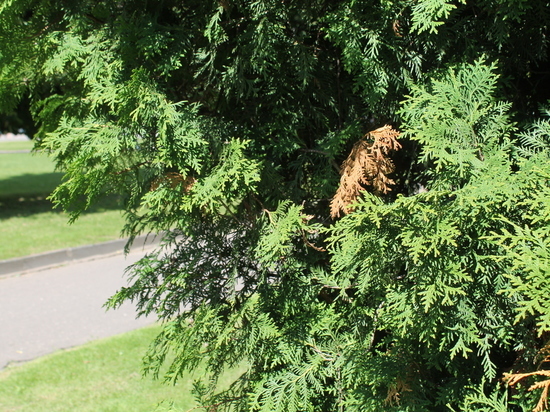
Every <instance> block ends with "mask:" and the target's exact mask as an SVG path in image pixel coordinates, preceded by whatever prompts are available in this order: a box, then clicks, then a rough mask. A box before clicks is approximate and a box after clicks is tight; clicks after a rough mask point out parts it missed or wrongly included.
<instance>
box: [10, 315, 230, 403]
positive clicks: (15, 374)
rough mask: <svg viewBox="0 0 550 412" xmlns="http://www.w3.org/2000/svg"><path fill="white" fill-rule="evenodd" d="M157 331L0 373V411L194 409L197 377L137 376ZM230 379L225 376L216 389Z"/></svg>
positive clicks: (126, 336)
mask: <svg viewBox="0 0 550 412" xmlns="http://www.w3.org/2000/svg"><path fill="white" fill-rule="evenodd" d="M159 330H160V329H159V327H158V326H153V327H147V328H144V329H140V330H137V331H133V332H129V333H126V334H123V335H119V336H115V337H112V338H107V339H103V340H100V341H96V342H92V343H90V344H87V345H84V346H81V347H78V348H76V349H72V350H66V351H60V352H57V353H55V354H53V355H49V356H45V357H43V358H39V359H37V360H35V361H31V362H28V363H25V364H22V365H19V366H11V367H8V368H7V369H5V370H3V371H0V411H2V412H11V411H14V412H15V411H18V412H62V411H67V412H69V411H70V412H74V411H78V412H86V411H90V412H92V411H93V412H103V411H105V412H107V411H112V412H141V411H148V412H149V411H154V410H155V409H156V407H157V405H158V404H159V403H160V402H162V401H164V400H166V401H173V402H174V410H178V411H187V410H189V409H190V408H193V407H195V406H196V404H195V402H194V399H193V396H192V394H191V388H192V382H193V380H194V379H195V378H197V377H200V372H197V373H196V374H195V375H186V376H184V377H183V378H182V379H180V380H179V381H178V383H177V384H176V386H173V385H170V384H163V383H162V382H160V381H155V380H153V379H152V378H151V377H150V376H146V377H142V376H141V359H142V357H143V355H144V354H145V351H146V348H147V346H148V345H149V343H150V342H151V341H152V340H153V338H154V336H155V335H156V334H157V333H158V332H159ZM234 378H235V374H233V375H232V374H228V375H227V376H226V377H225V378H224V379H222V381H220V388H223V387H226V386H228V385H229V384H230V382H231V380H232V379H234ZM164 405H167V402H165V403H164ZM167 409H168V408H165V407H160V408H158V410H162V411H166V410H167Z"/></svg>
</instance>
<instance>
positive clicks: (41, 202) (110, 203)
mask: <svg viewBox="0 0 550 412" xmlns="http://www.w3.org/2000/svg"><path fill="white" fill-rule="evenodd" d="M30 148H32V142H0V150H20V149H30ZM61 178H62V173H59V172H56V171H55V167H54V163H53V161H52V160H51V159H50V158H49V157H47V156H46V155H45V154H41V153H6V154H3V153H0V221H1V224H0V260H2V259H10V258H14V257H21V256H26V255H30V254H35V253H42V252H47V251H50V250H55V249H62V248H67V247H75V246H82V245H86V244H91V243H97V242H103V241H107V240H113V239H117V238H119V236H120V231H121V229H122V226H123V223H124V219H123V217H122V215H121V213H120V211H119V209H118V207H117V205H116V202H115V201H114V200H113V199H109V200H107V201H106V202H103V203H102V204H101V205H99V206H98V207H96V208H94V209H93V210H91V211H90V212H89V213H86V214H84V215H82V216H81V218H80V219H79V220H77V221H76V222H75V223H74V224H73V225H70V226H69V225H68V224H67V221H68V217H67V215H66V214H65V213H62V212H60V211H54V210H52V204H51V203H50V202H49V201H48V200H46V197H47V196H48V195H49V194H50V193H51V192H52V190H53V189H54V188H55V187H56V186H57V185H58V184H59V182H60V181H61Z"/></svg>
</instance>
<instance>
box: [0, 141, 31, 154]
mask: <svg viewBox="0 0 550 412" xmlns="http://www.w3.org/2000/svg"><path fill="white" fill-rule="evenodd" d="M32 147H33V142H32V141H31V140H23V141H0V151H1V150H31V149H32Z"/></svg>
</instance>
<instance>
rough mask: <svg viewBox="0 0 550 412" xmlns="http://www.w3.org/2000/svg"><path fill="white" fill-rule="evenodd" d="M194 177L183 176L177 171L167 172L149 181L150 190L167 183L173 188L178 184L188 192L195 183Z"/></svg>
mask: <svg viewBox="0 0 550 412" xmlns="http://www.w3.org/2000/svg"><path fill="white" fill-rule="evenodd" d="M195 181H196V179H195V178H194V177H192V176H187V177H185V178H184V177H183V176H182V175H181V174H180V173H177V172H167V173H165V174H164V176H161V177H159V178H157V179H155V180H153V182H152V183H151V188H150V190H151V191H153V190H157V189H158V188H159V186H161V185H168V186H169V187H170V188H171V189H174V188H175V187H177V186H178V185H180V184H181V185H182V188H183V191H184V192H185V193H187V192H189V190H191V188H192V187H193V185H194V184H195Z"/></svg>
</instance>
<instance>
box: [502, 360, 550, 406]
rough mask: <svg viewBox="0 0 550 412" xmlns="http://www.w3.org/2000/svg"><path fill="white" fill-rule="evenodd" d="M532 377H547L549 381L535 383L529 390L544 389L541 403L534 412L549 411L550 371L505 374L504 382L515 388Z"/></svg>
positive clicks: (539, 402)
mask: <svg viewBox="0 0 550 412" xmlns="http://www.w3.org/2000/svg"><path fill="white" fill-rule="evenodd" d="M530 376H547V377H548V378H549V379H546V380H543V381H539V382H535V383H534V384H532V385H531V386H530V387H529V388H528V389H527V390H528V391H533V390H535V389H542V392H541V394H540V398H539V401H538V403H537V406H535V409H533V412H542V411H545V410H547V409H548V391H549V390H550V371H548V370H542V371H535V372H528V373H505V374H504V380H505V381H507V382H508V385H510V386H514V385H515V384H517V383H518V382H519V381H521V380H522V379H525V378H528V377H530Z"/></svg>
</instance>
